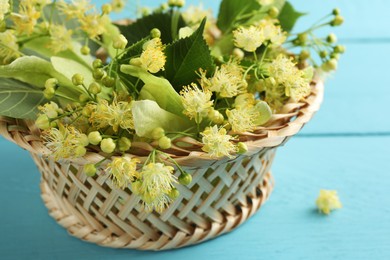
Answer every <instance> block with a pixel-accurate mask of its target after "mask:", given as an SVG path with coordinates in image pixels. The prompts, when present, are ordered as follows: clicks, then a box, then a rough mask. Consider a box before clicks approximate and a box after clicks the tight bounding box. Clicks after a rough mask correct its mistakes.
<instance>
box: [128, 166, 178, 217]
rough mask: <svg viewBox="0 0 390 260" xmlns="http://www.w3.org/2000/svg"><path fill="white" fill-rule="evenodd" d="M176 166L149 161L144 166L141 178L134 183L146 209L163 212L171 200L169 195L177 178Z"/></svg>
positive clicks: (135, 190)
mask: <svg viewBox="0 0 390 260" xmlns="http://www.w3.org/2000/svg"><path fill="white" fill-rule="evenodd" d="M173 170H174V168H173V167H171V166H166V165H164V164H162V163H154V162H151V163H148V164H147V165H145V166H144V167H143V168H142V171H141V173H140V177H139V180H138V181H136V182H135V183H134V184H133V191H134V192H135V193H137V194H138V195H139V196H140V197H141V199H142V200H143V202H144V205H145V209H146V210H147V211H152V210H153V209H155V210H156V211H157V212H162V211H163V210H164V209H165V208H166V207H167V206H168V205H169V203H170V202H171V198H170V197H169V195H170V193H171V191H172V189H173V188H174V186H173V185H174V184H175V183H177V178H176V176H175V175H173Z"/></svg>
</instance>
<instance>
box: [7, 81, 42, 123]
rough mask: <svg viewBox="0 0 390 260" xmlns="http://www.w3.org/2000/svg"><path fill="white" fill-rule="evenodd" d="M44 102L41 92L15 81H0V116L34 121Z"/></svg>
mask: <svg viewBox="0 0 390 260" xmlns="http://www.w3.org/2000/svg"><path fill="white" fill-rule="evenodd" d="M44 101H45V98H44V97H43V94H42V91H41V90H39V89H37V88H34V87H32V86H30V85H27V84H25V83H23V82H20V81H17V80H15V79H7V78H2V79H0V115H3V116H9V117H13V118H29V119H35V117H36V115H37V113H38V109H37V108H38V106H39V105H41V104H43V103H44Z"/></svg>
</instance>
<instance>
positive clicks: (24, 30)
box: [11, 0, 41, 35]
mask: <svg viewBox="0 0 390 260" xmlns="http://www.w3.org/2000/svg"><path fill="white" fill-rule="evenodd" d="M40 17H41V13H40V12H39V11H37V9H36V8H35V1H29V0H22V1H20V3H19V12H18V13H12V14H11V19H12V21H13V23H14V24H15V29H16V32H17V33H18V34H27V35H30V34H31V33H32V32H33V31H34V28H35V25H36V24H37V21H38V19H39V18H40Z"/></svg>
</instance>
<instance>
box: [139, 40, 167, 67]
mask: <svg viewBox="0 0 390 260" xmlns="http://www.w3.org/2000/svg"><path fill="white" fill-rule="evenodd" d="M143 49H144V50H143V52H142V54H141V57H140V61H141V64H142V67H144V68H145V69H146V70H148V71H149V72H151V73H157V72H159V71H160V70H164V66H165V62H166V56H165V53H164V46H163V44H162V42H161V39H160V38H153V39H152V40H150V41H148V42H147V43H145V45H144V48H143Z"/></svg>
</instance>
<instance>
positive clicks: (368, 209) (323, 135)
mask: <svg viewBox="0 0 390 260" xmlns="http://www.w3.org/2000/svg"><path fill="white" fill-rule="evenodd" d="M131 1H132V0H130V2H131ZM98 2H103V1H98ZM140 2H142V4H145V5H152V4H154V5H156V3H158V2H160V1H151V0H149V1H140ZM187 2H192V3H197V2H198V1H195V0H194V1H187ZM205 2H206V1H205ZM293 2H294V3H295V4H296V5H297V7H299V10H302V11H307V12H311V14H310V15H308V16H307V17H305V18H303V19H302V21H301V22H300V23H299V24H298V27H300V28H304V27H305V26H307V25H309V24H310V22H311V21H314V20H316V17H318V16H320V15H322V14H324V13H325V12H327V11H330V10H331V9H332V7H334V6H338V7H340V8H341V10H342V11H343V15H344V16H345V18H346V23H345V26H343V27H342V28H340V29H337V30H335V31H336V32H337V34H338V35H339V38H340V40H341V42H342V43H343V44H345V45H347V48H348V51H347V53H346V54H345V55H344V56H343V57H342V61H341V62H340V68H339V71H338V72H337V74H335V76H334V77H333V79H330V80H329V81H328V82H327V84H326V95H325V101H324V104H323V107H322V109H321V111H320V112H319V113H318V114H317V115H316V117H315V119H314V120H313V121H312V122H310V124H309V125H307V126H306V127H305V129H304V130H303V131H302V132H301V134H300V135H299V136H297V137H295V138H293V139H292V140H291V141H290V142H289V143H287V145H286V146H285V147H282V148H280V149H279V151H278V154H277V158H276V161H275V164H274V166H273V173H274V177H275V179H276V187H275V190H274V192H273V194H272V195H271V198H270V200H269V201H268V202H267V203H266V204H265V206H264V207H263V208H262V209H261V210H260V212H258V214H256V215H255V216H254V217H253V218H251V219H250V220H249V221H248V222H247V223H245V224H244V225H243V226H241V227H240V228H239V229H237V230H235V231H234V232H232V233H229V234H227V235H224V236H222V237H219V238H217V239H215V240H212V241H209V242H206V243H203V244H200V245H197V246H193V247H189V248H184V249H180V250H174V251H166V252H140V251H136V250H114V249H107V248H102V247H98V246H95V245H92V244H88V243H85V242H82V241H79V240H78V239H75V238H73V237H70V236H69V235H68V234H67V233H66V231H65V230H64V229H63V228H62V227H60V226H59V225H58V224H56V223H55V221H54V220H53V219H51V218H50V217H49V216H48V214H47V210H46V208H45V207H44V206H43V203H42V201H41V199H40V196H39V194H40V191H39V187H38V185H39V178H40V177H39V173H38V171H37V170H36V167H35V166H34V164H33V162H32V160H31V159H30V158H29V155H28V153H27V152H25V151H23V150H22V149H20V148H19V147H17V146H16V145H14V144H11V143H9V142H7V141H5V140H4V139H2V138H0V158H1V170H0V172H1V173H0V174H1V177H2V178H1V181H0V208H1V212H0V232H1V233H0V234H1V237H0V259H94V260H97V259H110V260H111V259H159V260H164V259H169V260H172V259H183V258H184V259H215V260H216V259H390V195H389V193H390V162H389V161H390V117H389V114H388V110H389V109H388V107H389V101H390V77H388V75H389V70H390V30H389V29H388V28H389V27H388V26H389V25H390V17H389V15H388V12H389V10H390V2H389V1H385V0H370V1H366V0H353V1H351V0H338V1H336V0H327V1H307V0H293ZM218 4H219V1H209V3H207V4H205V6H208V7H212V8H213V9H214V10H216V7H217V6H218ZM321 188H326V189H336V190H337V191H338V192H339V195H340V198H341V201H342V203H343V205H344V207H343V209H341V210H338V211H336V212H334V213H333V214H332V215H330V216H322V215H319V214H317V212H316V210H315V205H314V201H315V199H316V196H317V194H318V192H319V190H320V189H321Z"/></svg>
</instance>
